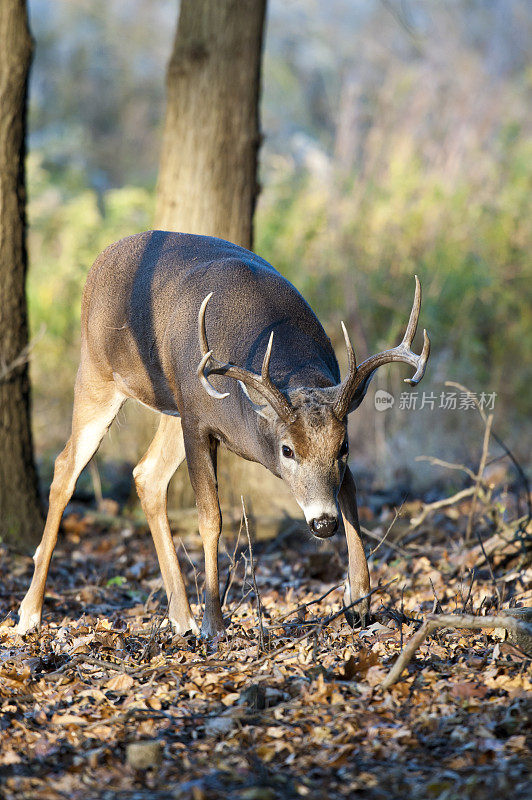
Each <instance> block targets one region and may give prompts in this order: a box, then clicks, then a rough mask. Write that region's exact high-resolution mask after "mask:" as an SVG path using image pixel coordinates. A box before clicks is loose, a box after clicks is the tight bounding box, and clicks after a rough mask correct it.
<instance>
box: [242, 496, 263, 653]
mask: <svg viewBox="0 0 532 800" xmlns="http://www.w3.org/2000/svg"><path fill="white" fill-rule="evenodd" d="M240 500H241V501H242V516H243V517H244V525H245V526H246V534H247V537H248V545H249V560H250V569H251V580H252V581H253V589H254V590H255V596H256V598H257V616H258V618H259V650H260V652H262V653H263V652H264V626H263V624H262V601H261V599H260V592H259V587H258V586H257V578H256V577H255V563H254V561H253V547H252V545H251V536H250V533H249V525H248V518H247V514H246V506H245V505H244V497H243V496H242V495H241V496H240Z"/></svg>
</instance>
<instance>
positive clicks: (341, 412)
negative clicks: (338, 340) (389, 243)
mask: <svg viewBox="0 0 532 800" xmlns="http://www.w3.org/2000/svg"><path fill="white" fill-rule="evenodd" d="M415 278H416V291H415V294H414V302H413V304H412V310H411V312H410V318H409V320H408V325H407V326H406V330H405V334H404V336H403V339H402V341H401V344H399V345H398V346H397V347H394V348H392V349H391V350H384V351H383V352H382V353H377V355H374V356H371V357H370V358H367V359H366V360H365V361H363V362H362V364H360V366H359V367H358V368H357V367H356V364H355V367H354V370H353V369H352V366H351V352H350V350H351V351H352V347H351V343H350V342H349V337H347V335H346V331H345V326H344V325H343V323H342V329H343V331H344V337H345V339H346V345H347V350H348V355H349V374H348V375H347V377H346V378H345V380H344V381H343V382H342V383H341V384H340V386H339V387H338V399H337V401H336V403H335V406H334V411H335V414H336V415H337V416H339V417H343V416H345V414H346V413H347V411H348V409H349V405H350V403H351V400H352V399H353V397H354V395H355V393H356V391H357V389H359V388H360V387H362V389H363V390H364V392H365V388H367V385H368V383H369V381H370V379H371V376H372V374H373V373H374V372H375V370H376V369H378V368H379V367H381V366H383V365H384V364H389V363H391V362H392V361H402V362H404V363H406V364H410V365H411V366H412V367H414V368H415V370H416V371H415V374H414V375H413V377H412V378H405V381H406V383H410V385H411V386H415V385H416V384H417V383H419V381H420V380H421V378H422V377H423V375H424V374H425V368H426V365H427V361H428V358H429V354H430V339H429V337H428V334H427V331H426V330H424V331H423V350H422V351H421V354H420V355H417V354H416V353H413V352H412V350H411V349H410V347H411V345H412V342H413V339H414V336H415V334H416V330H417V323H418V319H419V311H420V308H421V285H420V283H419V278H418V277H417V275H416V276H415ZM353 359H354V353H353ZM362 396H363V395H362Z"/></svg>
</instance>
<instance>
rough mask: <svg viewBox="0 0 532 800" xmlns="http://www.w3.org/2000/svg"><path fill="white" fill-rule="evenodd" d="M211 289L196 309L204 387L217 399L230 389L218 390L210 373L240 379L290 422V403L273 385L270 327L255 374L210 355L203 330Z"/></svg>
mask: <svg viewBox="0 0 532 800" xmlns="http://www.w3.org/2000/svg"><path fill="white" fill-rule="evenodd" d="M212 295H213V292H211V293H210V294H208V295H207V297H206V298H205V299H204V300H203V302H202V304H201V306H200V310H199V313H198V336H199V341H200V348H201V352H202V354H203V357H202V359H201V361H200V363H199V364H198V368H197V374H198V378H199V379H200V381H201V383H202V386H203V388H204V389H205V391H206V392H207V393H208V394H209V395H210V396H211V397H214V398H215V399H216V400H223V398H224V397H227V396H228V394H229V392H224V393H223V394H222V393H221V392H217V391H216V389H215V388H214V387H213V386H212V384H211V383H209V380H208V376H209V375H225V377H226V378H234V379H235V380H237V381H240V382H241V383H243V384H244V386H246V387H252V388H253V389H255V391H256V392H258V393H259V394H260V395H261V397H263V398H264V399H265V400H266V402H267V403H268V404H269V405H270V406H271V407H272V408H273V410H274V411H275V413H276V414H277V415H278V416H279V417H280V418H281V419H282V420H284V421H285V422H293V421H294V419H295V412H294V409H293V408H292V406H291V405H290V403H289V401H288V400H287V398H286V397H285V396H284V394H283V393H282V392H281V391H280V390H279V389H278V388H277V386H275V384H274V383H273V381H272V380H271V378H270V358H271V355H272V345H273V331H272V333H271V334H270V339H269V342H268V347H267V348H266V353H265V354H264V360H263V362H262V369H261V374H260V375H256V374H255V373H254V372H250V371H249V370H247V369H243V368H242V367H237V366H235V365H234V364H230V363H227V364H223V363H222V362H221V361H218V360H217V359H215V358H213V355H212V352H213V351H212V350H209V344H208V341H207V332H206V330H205V310H206V308H207V303H208V302H209V300H210V299H211V297H212Z"/></svg>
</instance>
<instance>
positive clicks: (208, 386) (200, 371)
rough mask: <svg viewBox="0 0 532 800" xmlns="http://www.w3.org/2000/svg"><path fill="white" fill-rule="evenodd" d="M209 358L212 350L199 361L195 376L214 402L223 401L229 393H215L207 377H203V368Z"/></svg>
mask: <svg viewBox="0 0 532 800" xmlns="http://www.w3.org/2000/svg"><path fill="white" fill-rule="evenodd" d="M211 356H212V350H208V351H207V352H206V353H205V355H204V356H203V358H202V359H201V361H200V363H199V364H198V368H197V370H196V374H197V376H198V378H199V379H200V381H201V384H202V386H203V388H204V389H205V391H206V392H207V394H208V395H210V396H211V397H214V399H215V400H223V399H224V397H229V392H217V391H216V389H215V388H214V386H213V385H212V384H211V383H209V381H208V380H207V376H206V375H205V368H206V366H207V362H208V361H209V359H210V358H211Z"/></svg>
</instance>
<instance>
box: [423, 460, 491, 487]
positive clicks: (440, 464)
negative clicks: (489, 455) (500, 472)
mask: <svg viewBox="0 0 532 800" xmlns="http://www.w3.org/2000/svg"><path fill="white" fill-rule="evenodd" d="M416 461H428V462H429V464H434V466H436V467H445V469H457V470H460V472H465V473H466V475H469V477H470V478H471V480H472V481H474V480H476V477H477V476H476V475H475V473H474V472H473V470H472V469H469V467H466V466H465V464H453V463H451V462H450V461H442V460H441V458H435V457H434V456H416Z"/></svg>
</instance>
